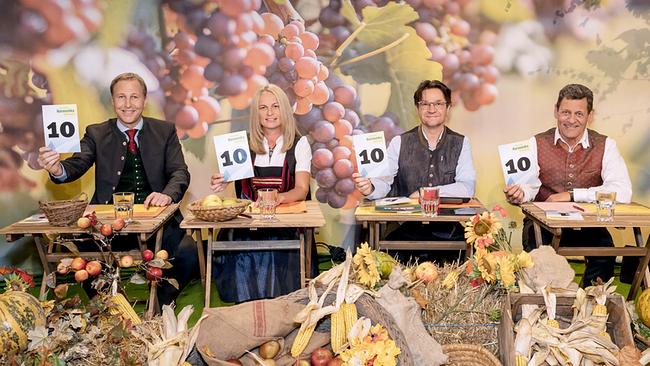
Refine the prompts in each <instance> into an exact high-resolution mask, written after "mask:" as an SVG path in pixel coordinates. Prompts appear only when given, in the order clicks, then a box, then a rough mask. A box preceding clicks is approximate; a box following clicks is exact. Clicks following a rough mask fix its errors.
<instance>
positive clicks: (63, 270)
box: [56, 262, 70, 275]
mask: <svg viewBox="0 0 650 366" xmlns="http://www.w3.org/2000/svg"><path fill="white" fill-rule="evenodd" d="M56 271H57V272H59V274H62V275H64V274H67V273H68V272H70V266H67V265H65V263H62V262H59V264H57V265H56Z"/></svg>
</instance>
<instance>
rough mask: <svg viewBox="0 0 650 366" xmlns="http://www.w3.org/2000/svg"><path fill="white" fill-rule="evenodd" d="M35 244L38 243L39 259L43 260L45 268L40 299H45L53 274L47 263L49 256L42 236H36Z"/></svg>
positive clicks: (42, 263)
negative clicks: (48, 281) (50, 276)
mask: <svg viewBox="0 0 650 366" xmlns="http://www.w3.org/2000/svg"><path fill="white" fill-rule="evenodd" d="M34 242H35V243H36V250H37V251H38V257H39V258H40V259H41V265H42V266H43V282H42V283H41V290H40V292H39V295H40V296H39V297H41V298H42V297H43V296H44V295H45V291H46V290H47V278H48V276H49V275H50V273H51V272H52V270H51V268H50V263H49V262H48V261H47V254H46V253H45V248H43V245H44V239H43V237H42V236H40V235H34Z"/></svg>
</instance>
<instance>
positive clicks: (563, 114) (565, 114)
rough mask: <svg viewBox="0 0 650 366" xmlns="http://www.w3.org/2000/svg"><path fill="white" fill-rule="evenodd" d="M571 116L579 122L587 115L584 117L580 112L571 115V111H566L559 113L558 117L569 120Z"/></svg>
mask: <svg viewBox="0 0 650 366" xmlns="http://www.w3.org/2000/svg"><path fill="white" fill-rule="evenodd" d="M571 115H574V116H575V117H576V118H577V119H579V120H581V121H582V120H583V119H584V118H585V117H586V116H587V115H585V114H584V113H582V112H580V111H578V112H575V113H571V111H568V110H562V111H560V117H562V119H570V118H571Z"/></svg>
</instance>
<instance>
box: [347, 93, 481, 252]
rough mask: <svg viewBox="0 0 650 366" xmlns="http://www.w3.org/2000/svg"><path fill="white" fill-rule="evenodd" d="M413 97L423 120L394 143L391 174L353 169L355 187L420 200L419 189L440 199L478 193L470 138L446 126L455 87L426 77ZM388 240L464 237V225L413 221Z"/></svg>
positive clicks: (390, 151) (371, 195)
mask: <svg viewBox="0 0 650 366" xmlns="http://www.w3.org/2000/svg"><path fill="white" fill-rule="evenodd" d="M413 99H414V102H415V107H416V108H417V112H418V116H419V118H420V124H419V125H418V126H417V127H415V128H413V129H411V130H410V131H407V132H405V133H403V134H402V135H401V136H396V137H394V138H393V139H392V140H391V141H390V143H389V145H388V150H387V163H388V166H389V171H390V175H389V176H387V177H382V178H370V179H368V178H364V177H361V176H360V175H359V174H358V173H355V174H354V175H353V178H354V181H355V184H356V187H357V189H358V190H359V191H360V192H361V193H363V194H364V195H365V196H366V197H367V198H368V199H379V198H383V197H386V196H389V197H400V196H408V197H411V198H417V197H418V189H419V188H420V187H437V188H439V189H440V196H441V197H472V196H474V189H475V184H476V172H475V170H474V164H473V162H472V149H471V146H470V143H469V139H468V138H467V137H465V136H463V135H461V134H459V133H457V132H454V131H452V130H451V129H450V128H449V127H447V126H445V124H446V123H447V121H448V117H449V111H450V109H451V90H450V89H449V88H448V87H447V86H446V85H445V84H443V83H442V82H440V81H438V80H424V81H422V82H421V83H420V85H419V86H418V88H417V90H416V91H415V93H414V95H413ZM387 239H388V240H463V228H462V226H461V225H460V224H458V223H442V222H439V223H431V224H421V223H416V222H409V223H404V224H403V225H401V226H400V227H399V228H398V229H397V230H395V231H393V232H391V233H390V234H389V235H388V237H387ZM455 254H457V253H455Z"/></svg>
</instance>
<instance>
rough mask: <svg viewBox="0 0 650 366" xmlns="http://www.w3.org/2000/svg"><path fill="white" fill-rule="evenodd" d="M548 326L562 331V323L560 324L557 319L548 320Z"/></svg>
mask: <svg viewBox="0 0 650 366" xmlns="http://www.w3.org/2000/svg"><path fill="white" fill-rule="evenodd" d="M546 325H548V326H549V327H551V328H558V329H560V323H558V322H557V320H555V319H546Z"/></svg>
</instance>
